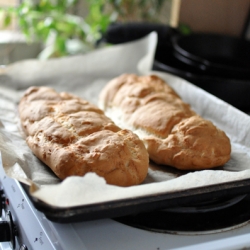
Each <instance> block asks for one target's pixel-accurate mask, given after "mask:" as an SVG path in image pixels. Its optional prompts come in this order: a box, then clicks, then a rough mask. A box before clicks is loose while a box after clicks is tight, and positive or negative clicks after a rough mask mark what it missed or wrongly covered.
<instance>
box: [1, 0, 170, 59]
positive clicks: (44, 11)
mask: <svg viewBox="0 0 250 250" xmlns="http://www.w3.org/2000/svg"><path fill="white" fill-rule="evenodd" d="M165 1H166V0H87V3H88V10H89V11H88V15H87V16H86V17H82V16H80V15H78V14H77V11H76V9H77V8H78V7H79V3H80V2H81V0H22V2H21V3H20V4H19V5H18V6H16V7H9V8H0V11H1V12H2V14H3V15H4V26H5V27H7V26H8V25H9V24H10V23H11V22H12V20H13V18H14V17H15V18H16V19H17V22H18V27H19V29H20V31H21V32H22V33H23V34H24V35H25V36H26V38H27V41H28V42H42V43H43V44H44V51H43V52H42V53H41V57H43V58H49V57H61V56H66V55H69V54H74V53H79V52H86V51H89V50H92V49H94V47H95V43H96V41H97V40H98V39H100V38H101V36H102V34H103V33H104V32H105V31H106V29H107V27H108V26H109V25H110V23H112V22H115V21H119V22H125V21H153V22H156V21H159V20H158V17H159V12H160V11H161V9H162V6H163V4H164V2H165Z"/></svg>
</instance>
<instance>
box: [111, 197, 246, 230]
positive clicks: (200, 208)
mask: <svg viewBox="0 0 250 250" xmlns="http://www.w3.org/2000/svg"><path fill="white" fill-rule="evenodd" d="M115 220H116V221H118V222H120V223H123V224H126V225H129V226H132V227H136V228H140V229H145V230H149V231H156V232H169V231H182V232H198V231H199V232H201V231H211V230H221V229H225V228H231V227H234V226H237V225H240V224H242V223H244V222H246V221H249V220H250V194H248V195H241V196H237V197H234V198H230V199H227V200H218V201H217V200H215V201H211V202H208V203H202V204H195V205H192V206H185V207H178V208H175V209H174V208H173V209H166V210H160V211H151V212H145V213H140V214H136V215H130V216H124V217H119V218H116V219H115Z"/></svg>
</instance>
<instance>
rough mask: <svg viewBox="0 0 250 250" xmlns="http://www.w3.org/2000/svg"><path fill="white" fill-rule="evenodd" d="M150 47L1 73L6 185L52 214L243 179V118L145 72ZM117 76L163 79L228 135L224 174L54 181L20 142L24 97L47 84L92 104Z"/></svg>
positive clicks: (156, 169) (150, 43) (0, 139)
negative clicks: (22, 185) (127, 181)
mask: <svg viewBox="0 0 250 250" xmlns="http://www.w3.org/2000/svg"><path fill="white" fill-rule="evenodd" d="M156 44H157V35H156V33H154V32H152V33H151V34H149V35H148V36H147V37H145V38H143V39H140V40H138V41H135V42H130V43H127V44H122V45H115V46H112V47H107V48H102V49H98V50H96V51H94V52H90V53H88V54H86V55H79V56H73V57H67V58H61V59H51V60H49V61H38V60H27V61H22V62H18V63H15V64H12V65H9V66H7V67H4V68H2V69H1V75H0V151H1V155H2V161H3V168H4V171H5V173H6V174H7V175H8V176H9V177H10V178H16V179H18V180H21V181H25V182H29V183H30V184H31V187H32V188H31V195H33V196H34V197H37V198H39V199H41V200H42V201H44V202H46V203H48V204H50V205H53V206H57V207H70V206H75V205H87V204H95V203H99V202H106V201H112V200H116V199H123V198H131V197H141V196H145V195H150V194H160V193H166V192H175V191H178V190H187V189H189V188H194V187H204V186H207V185H211V184H219V183H224V182H230V181H235V180H243V179H247V178H250V153H249V152H250V151H249V148H250V134H249V132H250V117H249V116H248V115H246V114H244V113H242V112H241V111H239V110H237V109H235V108H234V107H232V106H230V105H229V104H227V103H225V102H223V101H221V100H219V99H218V98H216V97H214V96H212V95H210V94H208V93H207V92H205V91H203V90H202V89H199V88H198V87H196V86H194V85H192V83H189V82H187V81H185V80H183V79H181V78H178V77H175V76H173V75H170V74H167V73H161V72H152V71H151V68H152V62H153V58H154V53H155V48H156ZM123 73H136V74H151V73H153V74H158V75H160V76H161V77H162V78H164V79H165V80H166V81H167V82H168V84H169V85H171V86H172V87H173V88H174V89H175V90H176V91H177V92H178V94H179V95H180V96H181V97H182V98H183V99H184V101H186V102H188V103H189V104H190V105H191V106H192V108H193V109H194V110H195V111H196V112H197V113H199V114H200V115H201V116H203V117H204V118H206V119H209V120H211V121H212V122H213V123H214V124H215V125H216V126H218V127H219V128H220V129H222V130H224V131H225V132H226V133H227V135H228V136H229V137H230V139H231V143H232V154H231V159H230V161H229V162H228V163H227V164H225V165H224V166H223V167H219V168H215V169H213V170H203V171H195V172H186V171H178V170H175V169H173V168H171V167H162V166H157V165H154V164H153V163H152V164H151V166H150V169H149V172H148V176H147V178H146V180H145V182H144V183H143V184H141V185H138V186H134V187H127V188H123V187H117V186H112V185H107V184H106V183H105V180H104V179H103V178H101V177H99V176H97V175H96V174H94V173H89V174H87V175H85V176H84V177H69V178H67V179H66V180H64V181H62V182H60V181H59V180H58V178H57V177H56V176H55V175H54V174H53V173H52V172H51V171H50V170H49V168H48V167H47V166H45V165H44V164H42V163H41V162H40V161H39V160H38V159H37V158H36V157H35V156H34V155H33V154H32V152H31V151H30V149H29V148H28V146H27V145H26V143H25V139H24V136H23V134H22V131H21V129H20V126H19V119H18V114H17V105H18V101H19V99H20V97H21V95H22V94H23V91H24V90H26V88H27V87H29V86H32V85H37V86H38V85H47V86H51V87H54V88H55V89H56V90H57V91H69V92H71V93H73V94H76V95H78V96H80V97H82V98H85V99H87V100H89V101H91V102H92V103H95V104H97V99H98V94H99V92H100V91H101V89H102V87H103V86H104V85H105V84H106V83H107V81H109V80H110V79H112V78H113V77H116V76H118V75H120V74H123Z"/></svg>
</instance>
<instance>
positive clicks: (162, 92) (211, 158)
mask: <svg viewBox="0 0 250 250" xmlns="http://www.w3.org/2000/svg"><path fill="white" fill-rule="evenodd" d="M99 106H100V108H101V109H103V110H104V111H105V114H106V115H107V116H109V117H110V118H111V119H112V120H113V121H114V122H115V123H116V124H117V125H118V126H120V127H121V128H126V129H130V130H132V131H133V132H135V133H136V134H137V135H138V136H139V137H140V138H141V139H142V140H143V142H144V144H145V146H146V148H147V150H148V153H149V156H150V158H151V159H152V160H153V161H154V162H156V163H158V164H163V165H169V166H173V167H175V168H177V169H183V170H198V169H208V168H213V167H216V166H221V165H223V164H225V163H226V162H227V161H228V160H229V159H230V154H231V144H230V140H229V138H228V137H227V135H226V134H225V133H224V132H223V131H221V130H220V129H218V128H216V127H215V126H214V125H213V124H212V122H210V121H208V120H205V119H203V118H201V117H200V116H199V115H197V114H196V113H195V112H194V111H193V110H192V109H191V108H190V106H189V105H188V104H187V103H184V102H183V101H182V99H181V98H180V97H179V96H178V94H177V93H176V92H175V91H174V90H173V89H172V88H171V87H170V86H169V85H167V84H166V82H164V80H163V79H161V78H159V77H158V76H155V75H150V76H136V75H133V74H124V75H121V76H120V77H117V78H115V79H113V80H111V81H110V82H109V83H108V84H107V85H106V86H105V87H104V89H103V90H102V92H101V94H100V97H99Z"/></svg>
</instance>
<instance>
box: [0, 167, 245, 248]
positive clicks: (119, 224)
mask: <svg viewBox="0 0 250 250" xmlns="http://www.w3.org/2000/svg"><path fill="white" fill-rule="evenodd" d="M0 187H1V190H2V192H1V193H2V194H1V203H2V204H3V209H2V218H1V221H6V216H7V214H8V213H11V216H12V220H13V226H14V228H13V230H14V234H15V235H14V238H12V239H10V240H9V241H8V242H3V243H0V249H1V250H10V249H28V250H31V249H34V250H39V249H46V250H50V249H56V250H66V249H75V250H77V249H79V250H80V249H81V250H85V249H86V250H92V249H100V248H101V249H103V250H106V249H107V250H117V249H124V250H126V249H128V250H131V249H137V250H142V249H143V250H152V249H155V250H164V249H176V250H177V249H179V250H188V249H227V250H229V249H243V248H244V249H247V248H248V247H249V249H250V224H249V222H248V221H249V217H248V215H246V214H248V213H249V211H250V209H249V206H250V203H249V195H245V196H238V197H236V198H232V199H229V200H227V201H226V200H225V201H220V202H219V209H215V211H214V209H213V207H214V206H213V204H212V203H211V202H210V203H209V204H206V205H205V206H203V205H202V207H203V209H199V212H198V213H194V212H193V209H194V207H185V208H178V209H177V211H172V210H171V209H170V211H167V210H166V211H164V210H162V211H157V212H156V211H152V212H148V213H144V214H138V215H133V216H130V217H122V218H115V219H102V220H93V221H88V222H79V223H64V224H60V223H55V222H52V221H49V220H48V219H47V218H46V217H45V216H44V214H43V213H41V212H39V211H38V210H36V208H35V207H34V206H33V204H32V202H31V201H30V200H29V198H28V196H27V195H26V192H25V191H24V190H23V188H22V186H21V184H20V183H19V182H18V181H17V180H15V179H12V178H9V177H7V176H6V175H5V173H4V171H3V168H2V167H1V168H0ZM215 203H218V201H216V202H215ZM182 209H184V210H188V211H189V213H188V216H190V217H189V218H188V219H187V217H186V215H187V213H183V211H182ZM227 210H228V211H229V210H232V211H231V212H232V213H231V212H224V211H227ZM241 210H242V211H244V212H243V213H241V212H242V211H241ZM206 213H208V214H209V216H208V217H207V219H204V218H205V217H203V216H204V215H205V214H206ZM211 213H212V214H213V213H214V214H217V215H216V216H214V217H213V216H211ZM227 213H229V214H230V216H229V217H228V216H227ZM161 214H164V215H165V216H163V217H161V216H160V215H161ZM223 214H224V215H223ZM195 215H196V216H197V215H198V217H197V218H196V222H198V224H197V225H196V226H198V228H194V227H191V228H189V229H188V230H187V228H185V227H182V228H177V227H175V225H177V224H178V223H177V221H179V222H183V226H187V225H192V224H196V222H194V221H193V217H192V216H195ZM182 216H184V217H182ZM210 216H211V217H210ZM223 216H224V221H226V220H227V218H228V219H230V217H234V218H236V219H237V220H236V223H234V224H227V225H225V227H221V226H220V227H218V228H214V227H207V228H204V229H200V228H199V225H203V224H208V225H209V224H210V222H211V223H212V221H216V220H217V221H219V220H221V218H222V217H223ZM160 218H162V219H160ZM141 220H145V221H144V222H145V223H146V226H145V223H144V225H139V226H138V225H135V222H138V221H141ZM152 221H157V223H158V225H159V224H160V225H164V229H162V228H160V229H159V228H158V229H157V228H154V227H155V226H152V225H150V223H151V222H152ZM165 226H166V227H165ZM192 226H193V225H192ZM13 242H14V244H13ZM21 247H22V248H21Z"/></svg>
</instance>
